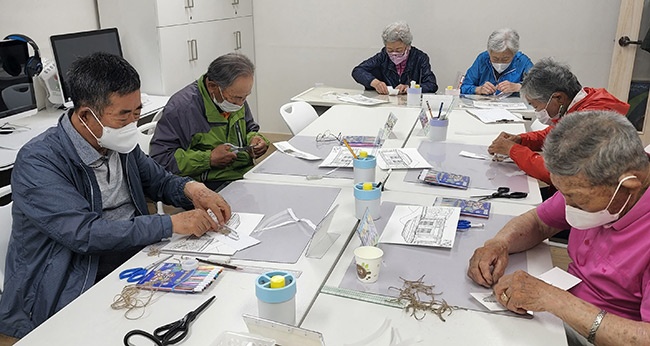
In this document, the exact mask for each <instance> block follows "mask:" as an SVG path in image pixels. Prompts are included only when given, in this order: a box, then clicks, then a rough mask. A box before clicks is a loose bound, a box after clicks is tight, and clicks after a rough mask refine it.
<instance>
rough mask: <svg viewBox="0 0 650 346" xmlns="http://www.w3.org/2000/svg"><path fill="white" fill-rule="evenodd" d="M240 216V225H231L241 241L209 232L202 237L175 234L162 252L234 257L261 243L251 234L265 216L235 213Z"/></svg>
mask: <svg viewBox="0 0 650 346" xmlns="http://www.w3.org/2000/svg"><path fill="white" fill-rule="evenodd" d="M234 215H238V217H239V224H238V225H231V226H232V227H233V228H234V229H235V230H236V231H237V233H238V234H239V239H238V240H235V239H232V238H230V237H228V236H226V235H225V234H222V233H217V232H207V233H205V234H204V235H202V236H201V237H195V236H187V235H180V234H174V235H173V236H172V238H171V241H169V243H167V244H166V245H165V246H163V247H162V248H161V249H160V251H161V252H165V253H184V254H206V255H211V254H215V255H233V254H235V252H237V251H239V250H242V249H245V248H248V247H251V246H253V245H256V244H258V243H259V242H260V241H259V240H257V239H255V238H253V237H251V236H250V234H251V232H252V231H253V230H254V229H255V227H257V224H259V223H260V221H261V220H262V218H263V217H264V214H251V213H233V217H234Z"/></svg>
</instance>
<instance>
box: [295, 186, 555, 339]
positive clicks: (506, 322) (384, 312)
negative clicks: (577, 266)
mask: <svg viewBox="0 0 650 346" xmlns="http://www.w3.org/2000/svg"><path fill="white" fill-rule="evenodd" d="M435 198H436V196H434V195H432V194H427V195H425V194H414V193H404V192H391V191H385V192H384V193H383V194H382V201H392V202H397V203H404V204H421V205H431V203H433V201H434V200H435ZM530 208H531V207H530V206H525V205H512V204H507V203H499V202H495V203H493V209H492V213H498V214H504V215H519V214H521V213H523V212H525V211H526V210H529V209H530ZM382 217H383V216H382ZM360 244H361V242H360V240H359V238H358V237H357V236H353V237H352V238H351V240H350V243H349V244H348V246H347V247H346V249H345V251H344V253H343V255H342V256H341V259H340V260H339V261H338V263H337V265H336V266H335V267H334V269H333V271H332V274H331V275H330V277H329V279H328V280H327V282H326V285H328V286H334V287H337V286H338V285H339V284H340V283H341V281H342V279H343V276H344V274H345V272H346V270H347V269H348V267H349V263H350V261H352V258H353V257H354V254H353V251H354V249H355V248H356V247H358V246H360ZM527 260H528V263H527V264H528V272H529V273H531V274H533V275H538V274H541V273H543V272H545V271H546V270H548V269H550V268H551V267H552V262H551V257H550V253H549V250H548V246H547V245H546V244H541V245H540V246H538V247H536V248H534V249H532V250H530V251H528V252H527ZM432 265H435V264H432ZM379 279H380V280H381V272H380V274H379ZM436 279H437V280H443V279H444V278H436ZM436 279H434V282H435V280H436ZM443 298H444V297H443ZM445 318H446V320H447V322H442V321H441V320H440V319H438V317H437V316H435V315H433V314H428V315H427V316H426V317H425V318H424V319H423V320H422V321H417V320H415V319H414V318H413V317H411V316H409V314H408V313H406V312H404V311H402V310H400V309H396V308H393V307H387V306H382V305H378V304H372V303H365V302H360V301H356V300H353V299H349V298H342V297H338V296H332V295H328V294H320V295H318V297H317V299H316V301H315V302H314V305H313V306H312V308H311V309H310V311H309V313H308V314H307V317H306V318H305V320H304V322H303V324H302V325H301V326H302V327H303V328H307V329H312V330H318V331H320V332H322V333H323V335H324V338H325V341H326V343H327V345H343V344H345V343H350V344H352V343H354V342H357V341H360V340H363V339H365V338H367V337H368V336H370V335H372V334H373V333H374V332H375V331H377V330H378V329H379V327H380V326H381V325H382V324H383V323H384V321H385V320H386V319H388V320H390V326H391V327H394V328H396V330H397V331H398V332H399V334H400V335H401V338H402V340H403V341H404V340H407V339H411V340H413V339H415V340H413V341H416V340H421V341H422V345H566V336H565V334H564V328H563V324H562V321H561V320H560V319H559V318H557V317H555V316H553V315H551V314H548V313H536V314H535V317H534V318H533V319H523V318H517V317H512V316H502V315H495V314H489V313H484V312H476V311H462V310H457V311H454V312H453V313H452V314H451V316H448V317H447V316H445ZM389 335H390V332H389ZM373 345H383V344H381V343H373ZM385 345H388V343H386V344H385Z"/></svg>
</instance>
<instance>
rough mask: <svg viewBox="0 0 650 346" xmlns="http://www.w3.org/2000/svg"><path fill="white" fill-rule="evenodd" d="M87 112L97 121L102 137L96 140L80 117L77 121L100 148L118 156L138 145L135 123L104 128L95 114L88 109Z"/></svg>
mask: <svg viewBox="0 0 650 346" xmlns="http://www.w3.org/2000/svg"><path fill="white" fill-rule="evenodd" d="M88 110H90V113H92V115H93V116H94V117H95V119H97V122H98V123H99V124H100V125H101V126H102V129H103V131H102V136H101V137H99V138H97V136H95V134H94V133H93V132H92V131H91V130H90V128H89V127H88V125H86V123H85V122H84V121H83V120H82V119H81V117H79V120H81V123H82V124H83V125H84V126H85V127H86V129H88V131H89V132H90V134H91V135H93V137H95V139H96V140H97V143H98V144H99V146H100V147H103V148H106V149H110V150H114V151H117V152H118V153H120V154H126V153H129V152H131V150H133V149H135V146H136V145H138V126H137V125H136V123H135V121H134V122H131V123H129V124H128V125H126V126H124V127H120V128H119V129H115V128H112V127H108V126H104V124H102V122H101V121H99V118H97V115H95V112H93V110H92V109H90V108H88Z"/></svg>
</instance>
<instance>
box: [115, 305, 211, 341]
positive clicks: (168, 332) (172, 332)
mask: <svg viewBox="0 0 650 346" xmlns="http://www.w3.org/2000/svg"><path fill="white" fill-rule="evenodd" d="M215 298H216V296H212V297H211V298H210V299H208V300H206V301H205V303H203V304H201V305H200V306H199V307H198V308H196V310H194V311H190V312H188V313H187V315H185V316H184V317H183V318H181V319H180V320H178V321H175V322H172V323H169V324H166V325H164V326H161V327H158V328H156V330H154V331H153V334H149V333H148V332H145V331H144V330H140V329H134V330H132V331H130V332H128V333H126V335H124V346H132V344H131V343H130V342H129V339H130V338H131V337H132V336H134V335H139V336H143V337H145V338H147V339H149V340H151V341H153V342H154V343H155V344H156V345H157V346H167V345H173V344H177V343H179V342H181V340H183V339H185V337H186V336H187V333H188V332H189V330H190V324H191V323H192V322H193V321H194V320H195V319H196V317H197V316H199V314H200V313H201V312H202V311H203V310H205V309H206V308H207V307H208V305H210V303H212V301H213V300H214V299H215Z"/></svg>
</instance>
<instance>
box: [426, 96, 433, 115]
mask: <svg viewBox="0 0 650 346" xmlns="http://www.w3.org/2000/svg"><path fill="white" fill-rule="evenodd" d="M427 108H429V115H431V119H433V112H432V111H431V105H430V104H429V100H427Z"/></svg>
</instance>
